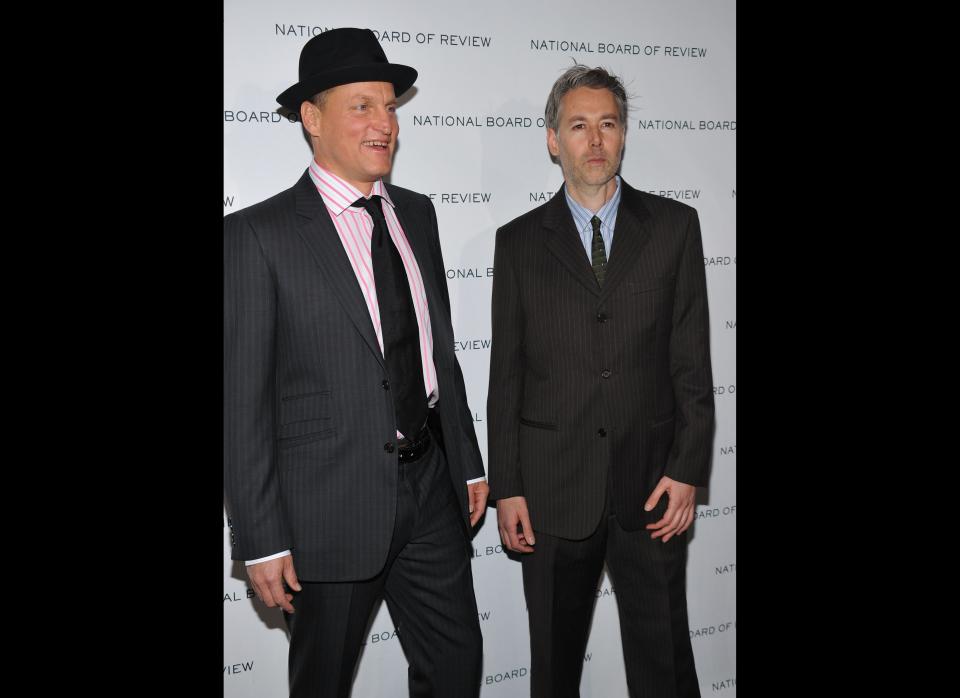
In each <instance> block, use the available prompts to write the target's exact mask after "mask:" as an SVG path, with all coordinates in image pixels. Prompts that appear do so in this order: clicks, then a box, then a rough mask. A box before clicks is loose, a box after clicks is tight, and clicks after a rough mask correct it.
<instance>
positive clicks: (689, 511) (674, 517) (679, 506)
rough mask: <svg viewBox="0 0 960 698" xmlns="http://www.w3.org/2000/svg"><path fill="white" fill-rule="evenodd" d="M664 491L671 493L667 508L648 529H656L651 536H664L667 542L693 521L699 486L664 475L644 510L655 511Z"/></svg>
mask: <svg viewBox="0 0 960 698" xmlns="http://www.w3.org/2000/svg"><path fill="white" fill-rule="evenodd" d="M664 492H666V493H667V494H668V495H669V501H668V502H667V510H666V511H665V512H663V517H662V518H661V519H660V520H659V521H657V522H656V523H652V524H647V529H648V530H653V531H655V532H654V533H653V534H651V536H650V537H651V538H656V537H658V536H663V542H664V543H666V542H667V541H668V540H670V539H671V538H673V537H674V536H676V535H679V534H681V533H683V532H684V531H686V530H687V529H688V528H690V524H692V523H693V516H694V507H695V505H696V501H695V500H696V497H697V488H696V487H694V486H693V485H687V484H684V483H682V482H677V481H676V480H671V479H670V478H668V477H667V476H666V475H664V476H663V477H662V478H660V482H658V483H657V486H656V488H654V490H653V493H652V494H651V495H650V497H649V498H648V499H647V503H646V504H645V505H644V507H643V509H644V511H653V508H654V507H655V506H657V502H659V501H660V497H661V496H662V495H663V493H664Z"/></svg>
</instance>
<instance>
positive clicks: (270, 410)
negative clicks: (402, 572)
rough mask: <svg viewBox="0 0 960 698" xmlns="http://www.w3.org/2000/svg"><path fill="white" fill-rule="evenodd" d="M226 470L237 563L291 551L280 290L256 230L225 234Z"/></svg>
mask: <svg viewBox="0 0 960 698" xmlns="http://www.w3.org/2000/svg"><path fill="white" fill-rule="evenodd" d="M223 233H224V237H223V252H224V256H223V262H224V268H223V283H224V286H223V320H224V323H223V456H224V462H223V470H224V493H225V496H226V504H227V508H228V510H229V513H230V518H231V526H232V529H233V531H232V532H233V553H232V556H231V557H232V558H233V559H234V560H254V559H256V558H260V557H266V556H268V555H272V554H274V553H277V552H280V551H282V550H285V549H289V548H291V547H292V544H293V541H292V540H291V536H290V534H289V531H288V529H287V525H286V520H285V517H284V513H283V510H282V505H281V501H280V490H279V481H278V477H277V469H276V468H277V466H276V462H275V457H274V428H275V427H274V415H275V413H276V410H275V399H276V398H275V391H274V384H275V381H274V358H275V356H274V352H275V348H274V344H275V323H276V289H275V284H274V278H273V275H272V273H271V270H270V268H269V266H268V264H267V261H266V259H265V257H264V254H263V249H262V248H261V246H260V242H259V240H258V239H257V236H256V234H255V233H254V230H253V228H252V227H251V226H250V224H249V223H248V222H247V220H246V219H245V218H244V217H243V216H241V215H240V214H236V213H235V214H233V215H230V216H227V217H226V218H225V219H224V229H223Z"/></svg>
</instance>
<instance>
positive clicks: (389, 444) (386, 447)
mask: <svg viewBox="0 0 960 698" xmlns="http://www.w3.org/2000/svg"><path fill="white" fill-rule="evenodd" d="M383 450H384V451H386V452H387V453H393V442H391V441H388V442H387V443H385V444H384V445H383Z"/></svg>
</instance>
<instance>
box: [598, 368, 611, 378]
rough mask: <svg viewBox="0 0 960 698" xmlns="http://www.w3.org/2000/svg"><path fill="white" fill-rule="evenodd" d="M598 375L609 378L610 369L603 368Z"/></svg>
mask: <svg viewBox="0 0 960 698" xmlns="http://www.w3.org/2000/svg"><path fill="white" fill-rule="evenodd" d="M600 375H601V376H603V377H604V378H609V377H610V369H608V368H605V369H603V370H602V371H601V372H600Z"/></svg>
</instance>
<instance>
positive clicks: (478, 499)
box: [467, 480, 490, 526]
mask: <svg viewBox="0 0 960 698" xmlns="http://www.w3.org/2000/svg"><path fill="white" fill-rule="evenodd" d="M489 495H490V485H488V484H487V483H486V482H485V481H483V480H481V481H480V482H474V483H473V484H472V485H467V505H468V506H469V507H470V526H476V525H477V521H479V520H480V517H481V516H483V514H484V512H485V511H486V510H487V497H488V496H489Z"/></svg>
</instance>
